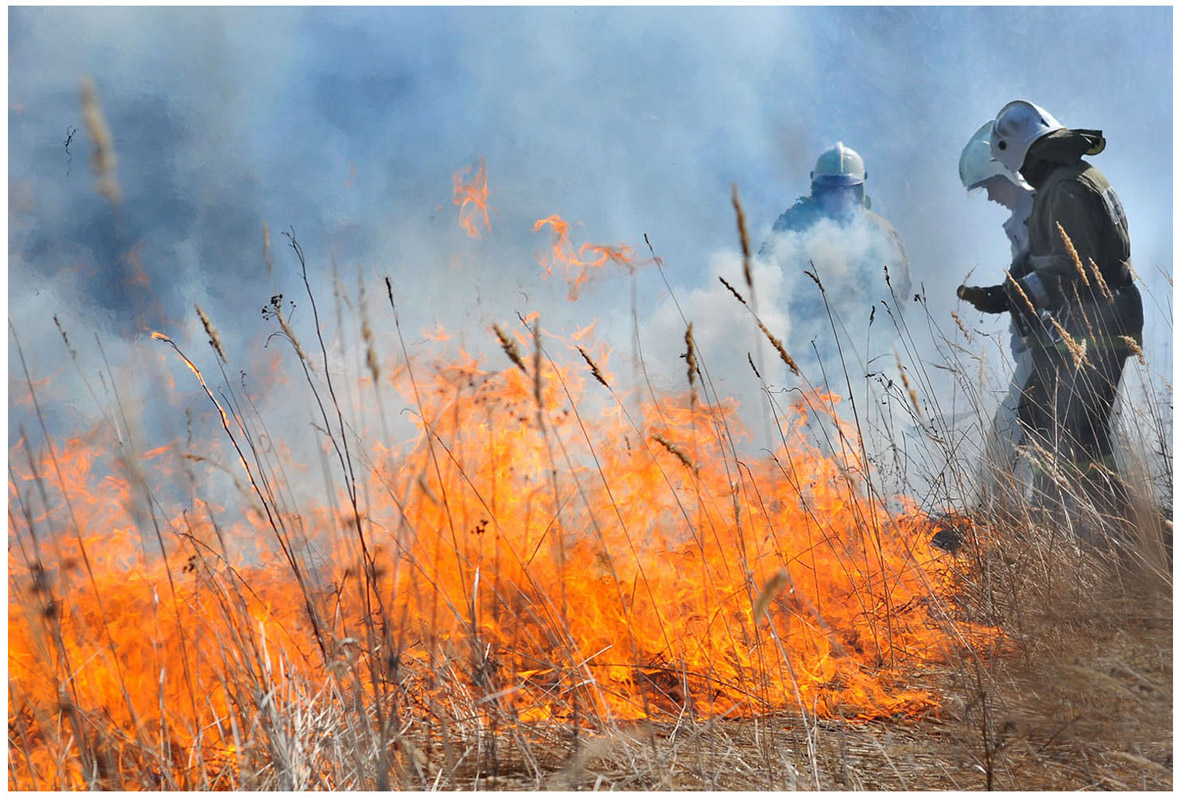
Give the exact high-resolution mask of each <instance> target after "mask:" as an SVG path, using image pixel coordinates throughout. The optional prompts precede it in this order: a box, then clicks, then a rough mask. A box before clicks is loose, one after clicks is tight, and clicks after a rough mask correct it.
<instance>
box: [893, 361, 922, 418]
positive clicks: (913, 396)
mask: <svg viewBox="0 0 1181 797" xmlns="http://www.w3.org/2000/svg"><path fill="white" fill-rule="evenodd" d="M894 362H896V363H897V364H898V375H899V376H900V377H902V386H903V387H904V388H906V395H907V396H909V397H910V406H912V407H914V411H915V413H916V414H917V415H918V416H919V417H920V418H922V417H924V415H923V410H922V408H921V407H919V396H918V393H916V392H915V389H914V388H913V387H911V385H910V377H908V376H907V375H906V369H905V368H903V367H902V358H901V357H899V356H898V353H897V352H895V353H894Z"/></svg>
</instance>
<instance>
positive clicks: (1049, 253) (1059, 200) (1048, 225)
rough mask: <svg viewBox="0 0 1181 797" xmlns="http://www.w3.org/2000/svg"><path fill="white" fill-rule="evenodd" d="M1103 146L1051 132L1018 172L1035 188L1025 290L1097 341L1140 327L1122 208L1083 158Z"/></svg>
mask: <svg viewBox="0 0 1181 797" xmlns="http://www.w3.org/2000/svg"><path fill="white" fill-rule="evenodd" d="M1103 143H1104V142H1103V136H1102V134H1100V133H1098V132H1096V131H1090V130H1058V131H1055V132H1054V133H1051V134H1049V135H1047V136H1045V137H1044V138H1042V139H1039V140H1038V141H1037V142H1035V143H1034V145H1033V146H1032V147H1031V148H1030V152H1029V156H1028V158H1027V159H1026V166H1025V167H1024V168H1023V169H1022V172H1021V173H1022V175H1023V176H1024V177H1025V179H1026V180H1028V181H1029V184H1030V185H1032V186H1033V187H1034V189H1035V190H1036V191H1037V193H1036V195H1035V196H1034V201H1033V209H1032V210H1031V211H1030V214H1029V259H1028V263H1027V265H1028V273H1027V274H1026V275H1025V276H1024V277H1023V278H1022V279H1021V283H1022V287H1023V288H1025V289H1026V294H1027V295H1028V296H1029V298H1030V299H1032V300H1033V301H1034V303H1035V304H1036V305H1037V308H1038V309H1045V310H1048V311H1050V313H1051V314H1052V315H1053V316H1054V317H1055V318H1056V319H1057V320H1058V322H1059V323H1060V324H1061V325H1062V326H1063V327H1064V328H1065V329H1066V331H1067V332H1069V333H1070V334H1071V335H1072V336H1073V337H1076V338H1086V339H1094V340H1095V341H1096V343H1099V344H1100V345H1102V344H1103V343H1108V342H1112V341H1115V340H1118V338H1119V337H1120V336H1129V337H1132V338H1134V339H1137V340H1138V339H1139V337H1140V334H1141V331H1142V329H1143V326H1144V311H1143V306H1142V304H1141V299H1140V291H1139V289H1137V288H1136V286H1135V284H1134V283H1133V282H1132V272H1131V269H1130V268H1129V266H1128V264H1129V261H1130V260H1131V254H1132V252H1131V244H1130V239H1129V237H1128V220H1127V217H1126V216H1125V215H1124V209H1123V205H1122V204H1121V203H1120V200H1119V197H1118V196H1117V195H1116V193H1115V189H1113V188H1112V187H1111V184H1110V183H1108V182H1107V178H1105V177H1104V176H1103V174H1102V173H1101V172H1100V171H1099V170H1098V169H1096V168H1095V167H1094V166H1092V165H1091V164H1089V163H1088V162H1087V161H1085V160H1083V158H1082V156H1083V155H1084V154H1087V153H1088V152H1092V153H1097V152H1099V151H1101V150H1102V147H1103ZM1059 225H1061V227H1062V231H1059V229H1058V227H1059ZM1062 232H1065V233H1066V235H1067V236H1068V237H1069V239H1070V244H1071V245H1073V247H1074V250H1075V252H1076V253H1077V255H1078V263H1077V264H1076V262H1075V258H1074V257H1073V256H1072V254H1071V253H1070V249H1069V248H1068V245H1067V243H1066V241H1065V239H1064V238H1063V236H1062ZM1080 267H1081V268H1080ZM1022 270H1023V271H1024V270H1025V269H1022ZM1096 272H1097V273H1096ZM1014 276H1015V277H1017V276H1020V275H1018V274H1014ZM1104 285H1106V288H1107V290H1106V291H1105V290H1104Z"/></svg>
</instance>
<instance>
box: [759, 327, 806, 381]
mask: <svg viewBox="0 0 1181 797" xmlns="http://www.w3.org/2000/svg"><path fill="white" fill-rule="evenodd" d="M759 329H760V330H762V332H763V334H764V335H766V336H767V340H769V341H771V345H772V346H774V347H775V351H777V352H779V359H781V360H783V363H784V365H786V366H787V367H788V368H790V369H791V372H792V373H793V374H795V375H796V376H799V375H800V368H799V366H798V365H796V361H795V360H793V359H792V356H791V355H790V354H788V353H787V349H785V348H783V342H782V341H781V340H779V338H777V337H775V336H774V335H772V334H771V330H769V329H767V327H766V325H765V324H763V322H762V321H760V322H759ZM752 366H753V363H752ZM756 373H757V371H756Z"/></svg>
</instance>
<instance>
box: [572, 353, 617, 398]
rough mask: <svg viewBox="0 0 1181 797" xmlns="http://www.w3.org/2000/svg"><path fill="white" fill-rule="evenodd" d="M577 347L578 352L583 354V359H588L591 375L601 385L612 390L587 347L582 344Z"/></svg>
mask: <svg viewBox="0 0 1181 797" xmlns="http://www.w3.org/2000/svg"><path fill="white" fill-rule="evenodd" d="M577 348H578V353H579V354H581V355H582V359H584V360H586V364H587V365H589V366H590V369H591V376H593V377H594V378H595V379H596V380H598V382H599V384H600V385H602V386H603V387H605V388H607V389H608V390H610V389H611V385H609V384H607V379H606V377H604V376H603V372H602V371H600V370H599V366H597V365H595V361H594V360H592V359H591V356H590V355H589V354H587V353H586V349H584V348H582V347H581V346H578V347H577Z"/></svg>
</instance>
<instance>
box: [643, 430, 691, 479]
mask: <svg viewBox="0 0 1181 797" xmlns="http://www.w3.org/2000/svg"><path fill="white" fill-rule="evenodd" d="M652 439H653V440H655V441H656V442H657V443H660V445H662V446H664V447H665V449H666V450H667V451H668V453H670V454H672V455H673V456H674V457H676V458H677V459H678V460H680V462H681V464H682V465H684V466H685V467H686V468H688V469H689V470H691V471H693V472H694V473H696V472H697V468H696V467H695V466H694V465H693V462H692V460H690V459H689V457H688V456H686V454H685V452H684V451H682V450H681V449H680V448H678V447H677V445H676V444H675V443H673V442H672V441H671V440H669V439H668V438H667V437H665V436H664V435H662V434H660V433H659V432H657V433H656V434H654V435H652Z"/></svg>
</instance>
